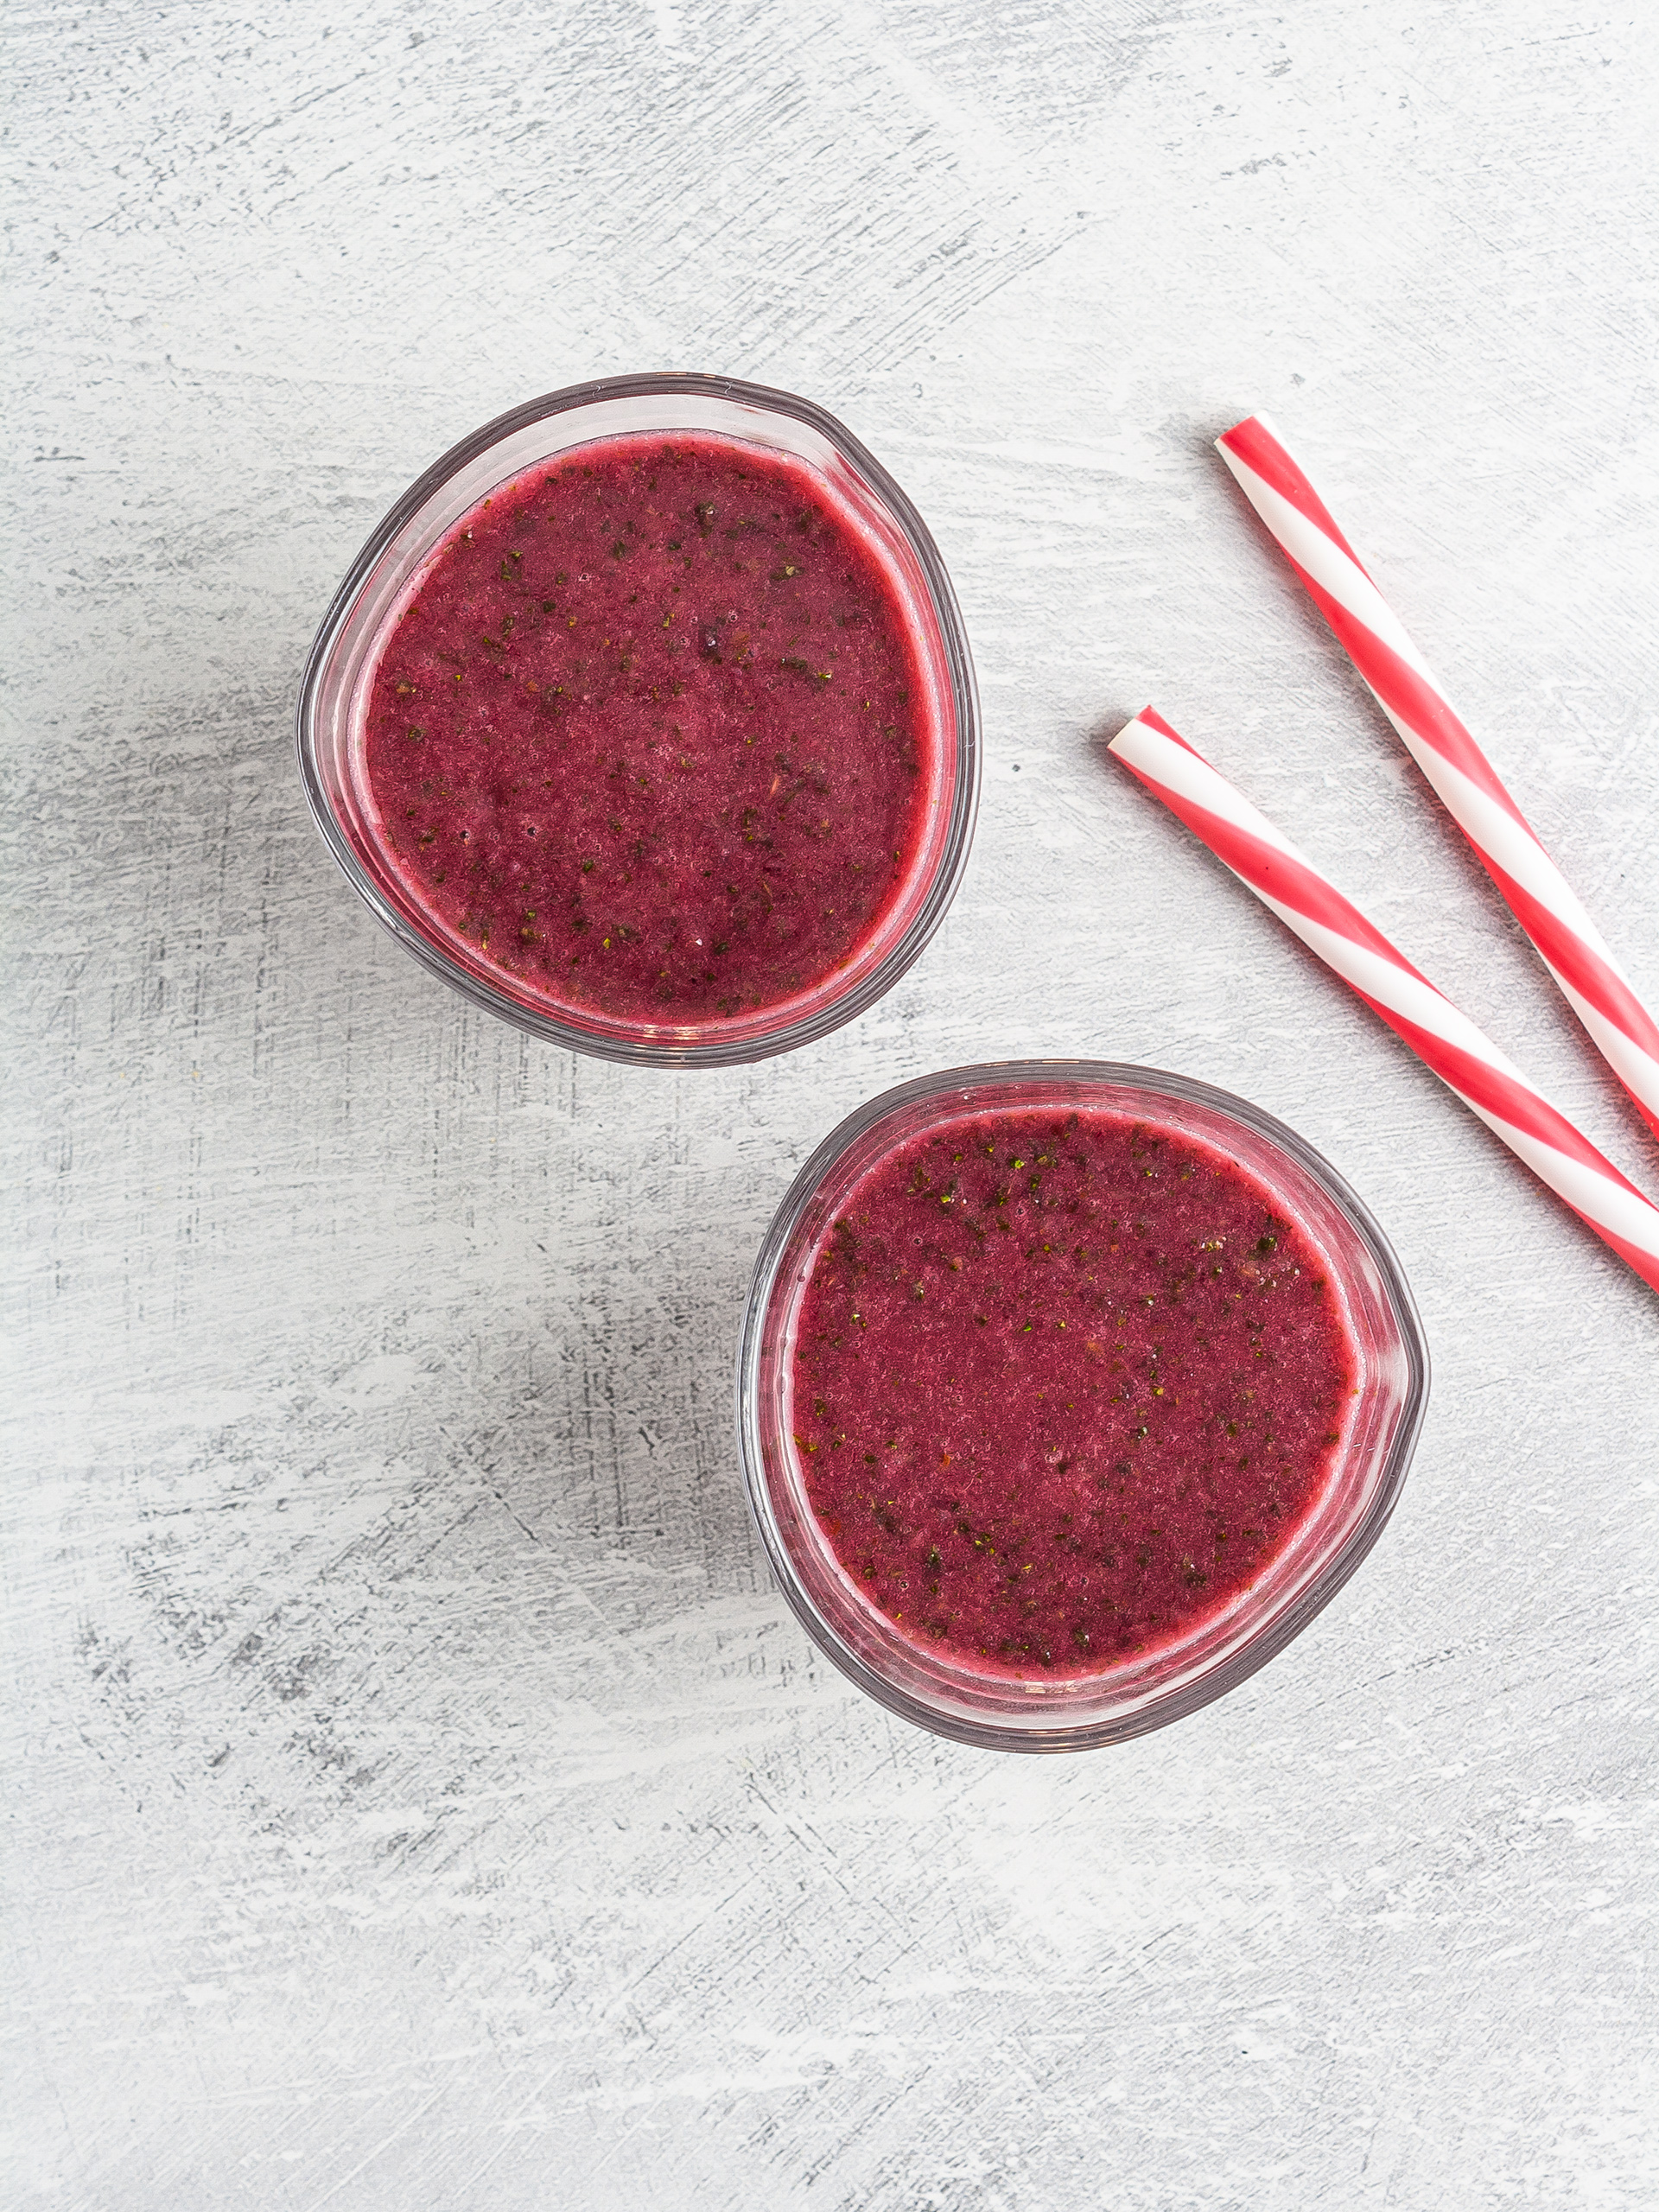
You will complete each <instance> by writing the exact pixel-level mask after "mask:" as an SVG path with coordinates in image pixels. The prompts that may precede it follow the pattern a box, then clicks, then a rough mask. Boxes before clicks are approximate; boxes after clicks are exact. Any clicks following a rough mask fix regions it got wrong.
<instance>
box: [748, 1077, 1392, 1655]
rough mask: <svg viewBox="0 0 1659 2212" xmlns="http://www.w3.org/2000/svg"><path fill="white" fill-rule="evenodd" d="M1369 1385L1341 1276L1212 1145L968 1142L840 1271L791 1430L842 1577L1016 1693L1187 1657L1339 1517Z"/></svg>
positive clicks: (854, 1225)
mask: <svg viewBox="0 0 1659 2212" xmlns="http://www.w3.org/2000/svg"><path fill="white" fill-rule="evenodd" d="M1356 1373H1357V1361H1356V1354H1355V1350H1354V1346H1353V1344H1352V1342H1351V1338H1350V1336H1349V1333H1348V1329H1347V1325H1346V1324H1345V1322H1344V1318H1343V1315H1342V1313H1341V1311H1340V1309H1339V1307H1338V1303H1337V1300H1336V1299H1335V1297H1334V1295H1333V1294H1332V1290H1331V1288H1330V1287H1329V1285H1328V1284H1327V1282H1326V1281H1325V1273H1324V1267H1323V1264H1322V1262H1320V1260H1319V1255H1318V1254H1317V1253H1316V1251H1315V1250H1314V1249H1313V1246H1312V1244H1311V1243H1309V1242H1308V1241H1307V1239H1306V1236H1304V1235H1303V1234H1302V1232H1301V1231H1300V1230H1299V1229H1298V1227H1297V1224H1295V1223H1294V1221H1291V1220H1288V1219H1287V1217H1286V1216H1285V1214H1284V1212H1283V1211H1282V1210H1281V1208H1280V1207H1279V1206H1278V1205H1276V1204H1275V1201H1274V1198H1273V1197H1272V1195H1271V1193H1270V1192H1268V1189H1267V1188H1266V1187H1265V1186H1264V1185H1262V1184H1261V1183H1259V1182H1257V1181H1256V1180H1255V1179H1254V1177H1252V1176H1251V1175H1249V1174H1248V1173H1245V1172H1244V1171H1243V1170H1242V1169H1241V1168H1240V1167H1239V1166H1237V1165H1236V1163H1235V1162H1234V1161H1233V1160H1230V1159H1229V1158H1227V1157H1226V1156H1225V1155H1224V1154H1223V1153H1221V1152H1220V1151H1218V1150H1217V1149H1215V1148H1213V1147H1211V1146H1209V1145H1206V1144H1205V1143H1202V1142H1200V1141H1198V1140H1196V1139H1194V1138H1193V1137H1192V1136H1191V1135H1187V1134H1186V1133H1185V1132H1179V1131H1176V1130H1173V1129H1167V1128H1162V1127H1160V1126H1159V1125H1158V1124H1157V1123H1155V1122H1152V1121H1149V1120H1147V1119H1136V1118H1135V1117H1133V1116H1130V1115H1128V1114H1126V1113H1123V1112H1122V1111H1116V1110H1112V1109H1082V1110H1077V1111H1066V1110H1059V1109H1009V1110H1006V1111H1001V1112H998V1111H987V1112H980V1113H976V1114H971V1113H970V1114H966V1115H964V1116H963V1117H962V1118H960V1119H958V1120H956V1121H954V1122H946V1123H944V1124H943V1125H942V1126H941V1125H935V1126H934V1127H933V1128H930V1129H928V1130H926V1131H925V1132H923V1133H920V1134H918V1135H915V1136H913V1137H912V1138H910V1139H908V1140H906V1141H905V1142H904V1143H902V1144H901V1145H899V1147H897V1148H896V1149H895V1150H894V1151H893V1152H892V1153H890V1154H888V1155H887V1157H886V1158H885V1159H884V1160H881V1161H880V1162H879V1164H878V1165H877V1166H875V1167H874V1169H873V1170H871V1171H870V1172H869V1173H868V1174H867V1175H866V1176H865V1178H864V1179H863V1180H862V1181H861V1183H859V1184H858V1185H856V1187H855V1189H854V1191H853V1192H852V1195H851V1197H850V1198H849V1200H848V1201H847V1202H846V1204H845V1205H843V1207H842V1211H841V1214H840V1217H839V1218H838V1219H837V1220H836V1223H835V1224H834V1226H833V1228H832V1230H830V1232H829V1235H828V1236H827V1237H826V1238H825V1240H824V1242H823V1245H822V1246H821V1247H820V1249H819V1250H818V1252H817V1255H816V1257H815V1260H814V1262H813V1267H812V1272H811V1275H810V1281H808V1283H807V1286H806V1288H805V1291H804V1295H803V1300H802V1305H801V1308H800V1312H799V1315H798V1325H797V1330H796V1336H795V1345H794V1351H793V1356H792V1369H791V1392H792V1415H791V1425H792V1427H793V1430H794V1432H795V1444H796V1449H797V1452H798V1455H799V1459H798V1464H799V1466H800V1468H801V1471H802V1474H803V1478H804V1484H805V1488H806V1491H807V1496H808V1498H809V1501H810V1505H811V1508H812V1510H813V1513H814V1514H815V1516H816V1517H817V1521H818V1523H819V1525H820V1527H821V1528H822V1529H823V1532H824V1534H825V1535H826V1536H827V1537H828V1539H829V1543H830V1545H831V1546H832V1548H833V1549H834V1551H835V1554H836V1557H837V1558H838V1559H839V1560H840V1561H841V1563H842V1567H844V1568H845V1570H846V1572H847V1573H849V1575H850V1576H851V1577H853V1578H854V1580H855V1582H856V1583H857V1585H858V1586H859V1587H860V1588H861V1590H862V1591H863V1592H864V1594H865V1595H866V1597H867V1598H868V1600H869V1601H870V1603H871V1604H873V1605H875V1606H876V1607H878V1608H879V1609H880V1611H881V1612H882V1613H884V1614H885V1615H886V1616H887V1618H888V1619H889V1620H890V1621H891V1622H892V1623H893V1625H894V1626H895V1627H896V1628H897V1629H898V1630H899V1631H900V1633H901V1634H902V1635H904V1636H906V1637H908V1638H910V1639H911V1640H912V1642H914V1643H918V1644H919V1645H921V1646H923V1647H924V1648H925V1649H931V1650H933V1651H935V1652H937V1653H938V1655H939V1656H941V1657H944V1658H946V1659H949V1660H951V1661H954V1662H956V1663H957V1664H961V1665H966V1666H969V1667H971V1668H973V1669H976V1670H978V1671H981V1672H988V1673H991V1674H994V1675H1005V1676H1012V1677H1014V1678H1027V1679H1033V1678H1041V1679H1046V1680H1053V1679H1056V1678H1064V1677H1068V1676H1070V1677H1076V1676H1079V1675H1090V1674H1096V1673H1100V1672H1103V1670H1105V1669H1108V1668H1110V1667H1113V1666H1115V1665H1117V1664H1118V1663H1120V1662H1122V1661H1123V1660H1125V1659H1126V1658H1128V1657H1130V1656H1135V1655H1139V1654H1143V1653H1146V1652H1147V1651H1150V1650H1154V1649H1157V1648H1158V1647H1160V1646H1163V1645H1167V1644H1169V1643H1173V1641H1175V1640H1176V1639H1178V1638H1179V1637H1183V1636H1185V1635H1186V1634H1187V1633H1189V1632H1190V1631H1191V1630H1193V1629H1195V1628H1197V1627H1198V1626H1199V1625H1200V1624H1202V1623H1203V1622H1204V1620H1205V1618H1207V1617H1210V1616H1212V1615H1214V1614H1216V1613H1217V1612H1218V1611H1221V1609H1222V1608H1223V1607H1224V1606H1225V1605H1227V1603H1228V1602H1229V1600H1230V1599H1232V1598H1234V1597H1235V1596H1236V1594H1237V1593H1238V1592H1241V1591H1242V1590H1243V1589H1245V1588H1247V1587H1248V1586H1249V1584H1250V1583H1251V1582H1252V1581H1253V1580H1255V1578H1256V1576H1257V1575H1258V1574H1259V1573H1261V1571H1262V1568H1263V1567H1265V1566H1266V1565H1267V1564H1268V1561H1269V1560H1271V1559H1272V1558H1273V1557H1274V1554H1276V1553H1278V1552H1280V1551H1281V1549H1282V1548H1284V1546H1285V1545H1286V1544H1287V1541H1289V1539H1290V1537H1291V1536H1292V1535H1293V1534H1294V1531H1295V1530H1296V1529H1297V1528H1298V1526H1299V1524H1300V1522H1302V1520H1303V1519H1304V1517H1305V1516H1306V1515H1307V1514H1308V1513H1309V1511H1310V1510H1312V1508H1313V1506H1314V1504H1315V1503H1316V1502H1317V1501H1318V1499H1319V1495H1320V1493H1321V1491H1322V1489H1323V1487H1324V1484H1325V1480H1326V1478H1327V1476H1328V1474H1329V1472H1330V1471H1331V1468H1332V1464H1333V1461H1334V1459H1335V1457H1336V1454H1337V1449H1338V1445H1339V1443H1340V1441H1341V1436H1342V1431H1343V1425H1344V1419H1345V1417H1346V1411H1347V1408H1348V1406H1349V1403H1350V1401H1351V1396H1352V1395H1353V1392H1354V1389H1355V1377H1356Z"/></svg>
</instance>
